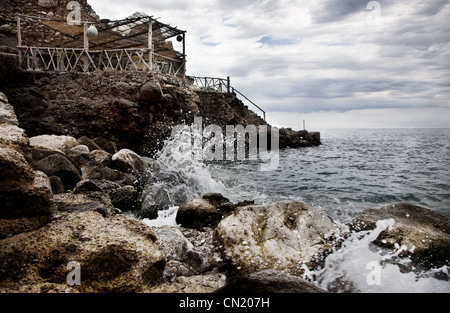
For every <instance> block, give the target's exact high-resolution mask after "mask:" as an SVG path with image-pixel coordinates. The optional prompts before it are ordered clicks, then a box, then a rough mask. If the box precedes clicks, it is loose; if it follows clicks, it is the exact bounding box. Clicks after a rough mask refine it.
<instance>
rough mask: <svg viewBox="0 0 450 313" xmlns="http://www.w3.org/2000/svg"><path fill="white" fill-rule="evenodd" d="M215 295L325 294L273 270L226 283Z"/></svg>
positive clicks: (306, 283) (296, 278) (318, 289)
mask: <svg viewBox="0 0 450 313" xmlns="http://www.w3.org/2000/svg"><path fill="white" fill-rule="evenodd" d="M216 292H217V293H237V294H273V293H326V291H325V290H323V289H320V288H318V287H316V286H315V285H314V284H312V283H310V282H308V281H306V280H304V279H302V278H300V277H297V276H293V275H289V274H286V273H282V272H279V271H275V270H265V271H261V272H256V273H251V274H248V275H246V276H243V277H239V278H237V279H234V280H232V281H230V282H228V283H227V284H226V285H225V286H224V287H222V288H220V289H218V290H217V291H216Z"/></svg>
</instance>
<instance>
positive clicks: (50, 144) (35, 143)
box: [30, 135, 78, 154]
mask: <svg viewBox="0 0 450 313" xmlns="http://www.w3.org/2000/svg"><path fill="white" fill-rule="evenodd" d="M30 144H31V146H32V147H35V148H44V149H50V150H58V151H61V152H63V153H65V154H67V153H68V152H69V151H70V149H72V148H73V147H76V146H78V142H77V140H76V139H75V138H74V137H71V136H56V135H41V136H36V137H31V138H30Z"/></svg>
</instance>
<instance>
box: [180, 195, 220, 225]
mask: <svg viewBox="0 0 450 313" xmlns="http://www.w3.org/2000/svg"><path fill="white" fill-rule="evenodd" d="M222 217H223V213H222V212H220V211H219V210H217V209H216V207H215V206H214V205H213V204H212V203H211V202H209V201H208V200H206V199H192V200H189V201H187V202H186V203H183V204H182V205H181V206H180V208H179V209H178V214H177V218H176V221H177V223H178V224H180V225H181V226H182V227H186V228H193V229H198V230H202V229H203V227H212V228H214V227H216V226H217V225H218V224H219V222H220V221H221V220H222Z"/></svg>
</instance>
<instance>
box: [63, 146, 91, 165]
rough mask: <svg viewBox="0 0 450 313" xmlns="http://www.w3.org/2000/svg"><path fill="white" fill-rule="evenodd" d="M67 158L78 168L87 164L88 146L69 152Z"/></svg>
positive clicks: (88, 157)
mask: <svg viewBox="0 0 450 313" xmlns="http://www.w3.org/2000/svg"><path fill="white" fill-rule="evenodd" d="M67 158H69V159H70V160H72V162H75V163H76V164H77V165H78V166H81V165H83V164H87V163H89V161H90V158H91V153H90V151H89V148H88V146H85V145H79V146H76V147H73V148H72V149H70V150H69V152H68V153H67Z"/></svg>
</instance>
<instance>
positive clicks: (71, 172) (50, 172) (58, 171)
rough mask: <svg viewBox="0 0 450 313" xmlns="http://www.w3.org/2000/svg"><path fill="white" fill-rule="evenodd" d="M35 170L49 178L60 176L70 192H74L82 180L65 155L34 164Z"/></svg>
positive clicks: (53, 156)
mask: <svg viewBox="0 0 450 313" xmlns="http://www.w3.org/2000/svg"><path fill="white" fill-rule="evenodd" d="M34 167H35V169H37V170H39V171H42V172H44V173H45V174H47V176H58V177H59V178H61V181H62V182H63V184H64V186H65V187H66V189H68V190H73V188H74V187H75V185H76V184H77V183H78V182H79V181H80V180H81V177H80V174H79V172H78V170H77V168H76V167H75V166H74V165H73V164H72V163H71V162H70V161H69V160H68V159H67V158H66V157H65V156H63V155H61V154H53V155H51V156H49V157H47V158H45V159H42V160H40V161H38V162H36V163H35V164H34Z"/></svg>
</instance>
